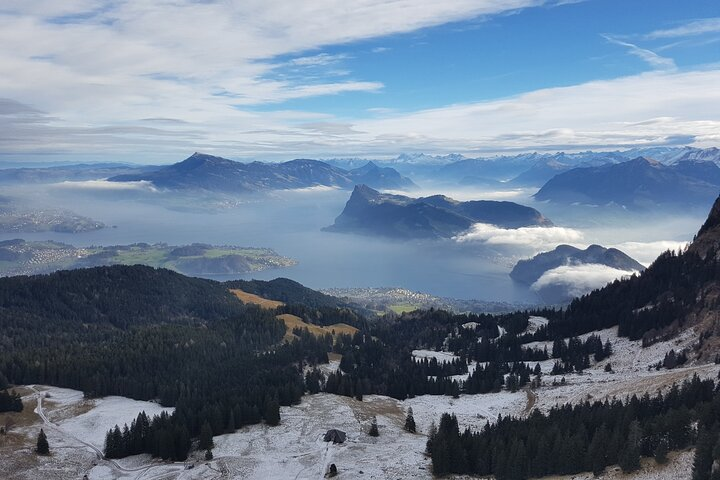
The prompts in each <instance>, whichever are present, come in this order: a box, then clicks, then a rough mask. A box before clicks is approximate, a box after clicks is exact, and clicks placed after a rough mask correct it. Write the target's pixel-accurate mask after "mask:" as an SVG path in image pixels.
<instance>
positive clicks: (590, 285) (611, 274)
mask: <svg viewBox="0 0 720 480" xmlns="http://www.w3.org/2000/svg"><path fill="white" fill-rule="evenodd" d="M633 273H635V272H628V271H625V270H618V269H616V268H612V267H608V266H605V265H599V264H592V263H588V264H580V265H564V266H561V267H557V268H553V269H552V270H548V271H547V272H545V273H544V274H543V275H542V276H541V277H540V278H539V279H538V280H537V281H536V282H535V283H533V284H532V285H531V287H530V288H531V289H532V290H534V291H536V292H540V291H542V290H543V289H548V288H553V289H558V288H559V289H562V290H563V291H565V292H567V295H568V297H579V296H581V295H584V294H586V293H588V292H591V291H592V290H595V289H596V288H600V287H603V286H605V285H607V284H608V283H610V282H612V281H614V280H616V279H618V278H622V277H625V276H629V275H632V274H633Z"/></svg>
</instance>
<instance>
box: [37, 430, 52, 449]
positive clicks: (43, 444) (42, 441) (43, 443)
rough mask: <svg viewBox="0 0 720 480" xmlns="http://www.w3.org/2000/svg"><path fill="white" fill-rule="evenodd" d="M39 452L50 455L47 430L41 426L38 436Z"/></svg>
mask: <svg viewBox="0 0 720 480" xmlns="http://www.w3.org/2000/svg"><path fill="white" fill-rule="evenodd" d="M37 453H38V454H39V455H49V454H50V445H49V444H48V441H47V437H46V436H45V431H44V430H43V429H42V428H41V429H40V433H39V434H38V438H37Z"/></svg>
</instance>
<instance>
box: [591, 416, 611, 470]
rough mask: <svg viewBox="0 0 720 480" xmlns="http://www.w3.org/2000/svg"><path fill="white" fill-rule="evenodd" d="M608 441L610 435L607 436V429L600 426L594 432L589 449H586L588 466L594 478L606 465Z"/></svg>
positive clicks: (603, 425)
mask: <svg viewBox="0 0 720 480" xmlns="http://www.w3.org/2000/svg"><path fill="white" fill-rule="evenodd" d="M609 441H610V435H609V434H608V431H607V427H605V424H602V425H601V426H600V428H599V429H597V431H596V432H595V435H593V438H592V441H591V442H590V447H589V448H588V462H589V463H588V466H589V467H590V469H591V470H592V472H593V474H594V475H595V476H598V475H600V474H601V473H602V472H603V470H605V467H607V465H608V461H607V455H606V453H605V452H606V449H607V447H608V442H609Z"/></svg>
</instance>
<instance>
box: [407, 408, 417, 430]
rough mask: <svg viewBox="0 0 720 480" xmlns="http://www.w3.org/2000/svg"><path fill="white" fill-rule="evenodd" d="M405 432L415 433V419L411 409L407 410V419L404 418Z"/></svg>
mask: <svg viewBox="0 0 720 480" xmlns="http://www.w3.org/2000/svg"><path fill="white" fill-rule="evenodd" d="M405 430H407V431H408V432H410V433H415V431H416V427H415V418H414V417H413V409H412V407H410V408H408V411H407V417H405Z"/></svg>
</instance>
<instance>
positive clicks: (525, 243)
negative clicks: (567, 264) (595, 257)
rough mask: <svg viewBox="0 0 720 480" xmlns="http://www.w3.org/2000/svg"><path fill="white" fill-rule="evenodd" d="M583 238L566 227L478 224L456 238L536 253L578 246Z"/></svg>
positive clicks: (459, 240) (461, 240)
mask: <svg viewBox="0 0 720 480" xmlns="http://www.w3.org/2000/svg"><path fill="white" fill-rule="evenodd" d="M582 238H583V236H582V233H580V232H579V231H578V230H574V229H572V228H564V227H522V228H512V229H511V228H501V227H497V226H495V225H490V224H487V223H476V224H475V225H473V226H472V228H471V229H470V230H469V231H468V232H467V233H464V234H462V235H459V236H457V237H454V239H455V240H456V241H457V242H459V243H467V242H479V243H484V244H487V245H512V246H522V247H527V248H531V249H533V250H535V251H538V252H540V251H545V250H552V249H553V248H555V247H557V246H558V245H560V244H563V243H564V244H576V243H578V242H580V241H581V240H582Z"/></svg>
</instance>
